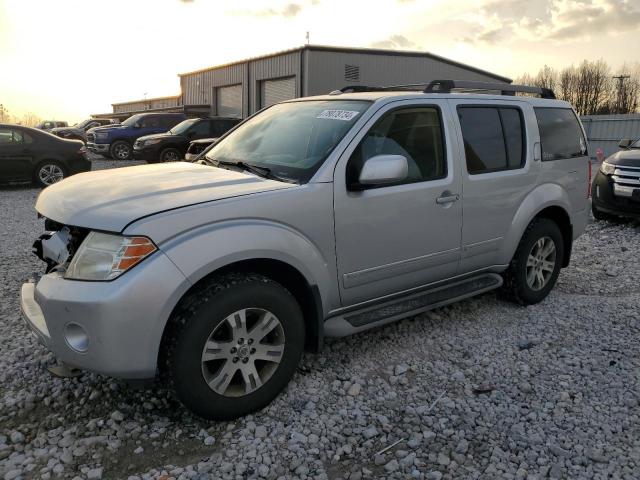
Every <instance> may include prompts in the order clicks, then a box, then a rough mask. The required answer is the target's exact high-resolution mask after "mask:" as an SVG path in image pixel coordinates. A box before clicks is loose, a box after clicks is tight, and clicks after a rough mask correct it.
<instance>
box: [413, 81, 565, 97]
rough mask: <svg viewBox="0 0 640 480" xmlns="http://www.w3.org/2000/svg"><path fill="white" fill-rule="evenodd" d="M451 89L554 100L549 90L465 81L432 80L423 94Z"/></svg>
mask: <svg viewBox="0 0 640 480" xmlns="http://www.w3.org/2000/svg"><path fill="white" fill-rule="evenodd" d="M453 89H461V90H497V91H499V92H500V94H501V95H515V94H516V92H519V93H533V94H537V95H540V97H541V98H551V99H555V98H556V95H555V93H553V90H551V89H550V88H543V87H530V86H528V85H513V84H509V83H493V82H472V81H467V80H434V81H432V82H430V83H429V84H428V85H427V88H425V89H424V93H451V90H453Z"/></svg>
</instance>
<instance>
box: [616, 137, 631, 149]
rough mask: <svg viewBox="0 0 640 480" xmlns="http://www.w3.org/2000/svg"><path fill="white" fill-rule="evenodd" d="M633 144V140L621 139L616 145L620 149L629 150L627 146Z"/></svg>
mask: <svg viewBox="0 0 640 480" xmlns="http://www.w3.org/2000/svg"><path fill="white" fill-rule="evenodd" d="M632 143H633V140H631V139H630V138H623V139H622V140H620V143H619V144H618V146H619V147H620V148H629V146H630V145H631V144H632Z"/></svg>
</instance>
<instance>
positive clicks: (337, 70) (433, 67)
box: [305, 49, 499, 95]
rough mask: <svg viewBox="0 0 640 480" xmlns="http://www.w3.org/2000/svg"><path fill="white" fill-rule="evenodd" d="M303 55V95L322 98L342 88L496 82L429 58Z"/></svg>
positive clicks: (392, 55)
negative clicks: (305, 71)
mask: <svg viewBox="0 0 640 480" xmlns="http://www.w3.org/2000/svg"><path fill="white" fill-rule="evenodd" d="M307 55H308V61H307V65H308V74H306V75H305V82H306V87H307V88H306V89H305V92H306V94H307V95H322V94H325V93H329V92H330V91H332V90H336V89H339V88H342V87H344V86H346V85H398V84H403V83H404V84H406V83H424V82H429V81H431V80H438V79H454V80H476V81H484V82H498V81H499V80H497V79H496V78H495V77H493V76H490V75H484V74H482V73H480V72H476V71H474V70H471V69H465V68H463V67H459V66H456V65H452V64H449V63H446V62H443V61H440V60H437V59H433V58H429V57H417V56H416V57H413V56H405V55H401V54H400V55H394V54H393V53H391V54H389V55H380V54H371V53H353V52H339V51H337V52H336V51H318V50H313V49H311V50H309V51H308V52H307ZM347 66H348V67H347ZM353 67H359V68H358V70H359V80H358V81H355V80H353V72H354V68H353ZM347 69H348V70H349V71H348V72H346V70H347ZM345 73H349V75H348V76H349V77H351V79H349V80H347V79H346V78H345Z"/></svg>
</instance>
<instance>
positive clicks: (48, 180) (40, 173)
mask: <svg viewBox="0 0 640 480" xmlns="http://www.w3.org/2000/svg"><path fill="white" fill-rule="evenodd" d="M65 178H67V169H66V168H65V167H64V165H62V164H61V163H60V162H56V161H54V160H45V161H44V162H41V163H39V164H38V166H37V167H36V169H35V171H34V175H33V181H34V183H35V184H36V185H38V186H39V187H42V188H46V187H48V186H50V185H53V184H54V183H57V182H59V181H61V180H64V179H65Z"/></svg>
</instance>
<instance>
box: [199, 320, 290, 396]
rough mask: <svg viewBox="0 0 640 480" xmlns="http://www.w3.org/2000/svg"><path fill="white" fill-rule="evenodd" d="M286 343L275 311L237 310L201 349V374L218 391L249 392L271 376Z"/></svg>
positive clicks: (245, 393)
mask: <svg viewBox="0 0 640 480" xmlns="http://www.w3.org/2000/svg"><path fill="white" fill-rule="evenodd" d="M284 346H285V337H284V329H283V327H282V324H281V323H280V320H278V318H277V317H276V316H275V315H274V314H273V313H271V312H269V311H268V310H264V309H262V308H245V309H243V310H238V311H237V312H234V313H232V314H231V315H229V316H228V317H226V318H225V319H224V320H223V321H222V322H220V324H218V326H216V328H215V329H214V330H213V332H212V333H211V334H210V335H209V337H208V339H207V341H206V343H205V345H204V348H203V351H202V375H203V376H204V379H205V381H206V382H207V385H209V388H211V389H212V390H213V391H214V392H216V393H217V394H219V395H223V396H225V397H242V396H244V395H248V394H250V393H252V392H254V391H256V390H257V389H259V388H260V387H261V386H262V385H264V384H265V383H266V382H267V381H268V380H269V378H271V376H272V375H273V373H274V372H275V371H276V369H277V368H278V365H279V364H280V361H281V360H282V355H283V353H284Z"/></svg>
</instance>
